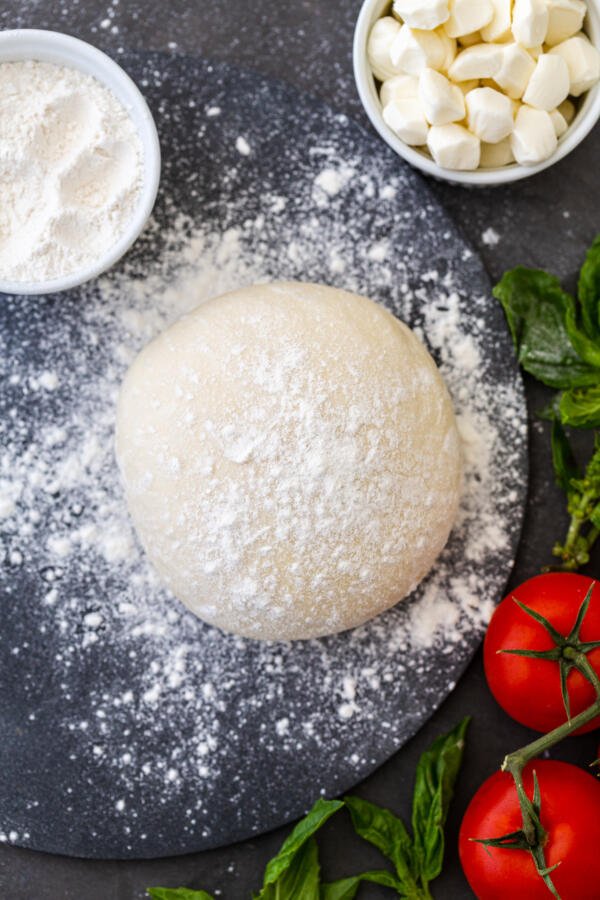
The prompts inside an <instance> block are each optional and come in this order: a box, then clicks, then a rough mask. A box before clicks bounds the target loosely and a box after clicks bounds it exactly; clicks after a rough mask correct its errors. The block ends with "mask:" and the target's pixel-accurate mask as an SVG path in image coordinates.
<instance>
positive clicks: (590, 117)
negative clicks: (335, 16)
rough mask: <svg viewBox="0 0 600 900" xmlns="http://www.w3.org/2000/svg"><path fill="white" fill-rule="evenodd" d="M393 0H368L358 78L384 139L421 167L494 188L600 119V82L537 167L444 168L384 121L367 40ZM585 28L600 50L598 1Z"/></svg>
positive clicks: (359, 33) (359, 32) (566, 148)
mask: <svg viewBox="0 0 600 900" xmlns="http://www.w3.org/2000/svg"><path fill="white" fill-rule="evenodd" d="M390 5H391V4H390V0H365V2H364V3H363V5H362V8H361V11H360V14H359V16H358V21H357V23H356V30H355V32H354V77H355V79H356V85H357V87H358V93H359V95H360V99H361V101H362V104H363V106H364V108H365V111H366V113H367V115H368V117H369V119H370V120H371V122H372V123H373V125H374V126H375V128H376V129H377V131H378V132H379V134H380V135H381V137H382V138H383V139H384V141H385V142H386V143H387V144H389V145H390V147H392V149H394V150H395V151H396V153H398V154H399V156H402V157H403V158H404V159H406V160H407V161H408V162H409V163H411V165H413V166H415V167H416V168H417V169H421V170H422V171H423V172H426V173H427V174H428V175H432V176H434V177H435V178H440V179H443V180H444V181H451V182H454V183H456V184H463V185H468V186H471V187H490V186H494V185H498V184H507V182H510V181H518V180H519V179H521V178H529V176H530V175H535V174H536V173H537V172H541V171H543V170H544V169H547V168H548V167H549V166H552V165H554V163H556V162H558V160H559V159H563V157H565V156H566V155H567V154H568V153H570V152H571V150H574V149H575V147H576V146H577V145H578V144H580V143H581V141H582V140H583V139H584V137H586V135H588V134H589V132H590V131H591V129H592V128H593V127H594V125H595V124H596V122H597V121H598V119H599V118H600V84H596V85H595V86H594V87H593V88H592V89H591V90H590V91H588V93H587V94H585V96H584V97H583V98H582V99H581V101H580V104H579V107H578V110H577V115H576V116H575V119H574V120H573V122H572V123H571V125H570V126H569V129H568V130H567V131H566V132H565V134H564V135H563V136H562V138H561V139H560V140H559V142H558V147H557V148H556V150H555V152H554V153H553V154H552V156H550V157H549V158H548V159H546V160H544V162H542V163H540V164H539V165H537V166H521V165H519V164H518V163H513V164H511V165H508V166H502V167H501V168H496V169H475V170H472V171H466V172H463V171H456V170H454V169H443V168H442V167H441V166H438V165H436V163H435V162H434V161H433V160H432V159H431V157H430V156H429V155H428V154H426V153H424V152H423V151H422V150H419V149H417V148H416V147H409V146H408V144H405V143H404V141H402V140H400V138H399V137H398V136H397V135H396V134H394V132H393V131H392V130H391V129H390V128H389V127H388V126H387V125H386V124H385V122H384V121H383V115H382V108H381V102H380V100H379V95H378V92H377V87H376V83H375V77H374V75H373V73H372V71H371V67H370V65H369V60H368V58H367V41H368V38H369V33H370V31H371V28H372V26H373V24H374V22H375V21H376V20H377V19H379V18H381V16H382V15H383V14H384V13H385V11H386V10H387V9H389V7H390ZM584 29H585V31H586V32H587V35H588V37H589V38H590V40H591V42H592V43H593V44H594V46H596V47H597V48H598V49H600V5H599V2H598V0H588V15H587V18H586V22H585V26H584Z"/></svg>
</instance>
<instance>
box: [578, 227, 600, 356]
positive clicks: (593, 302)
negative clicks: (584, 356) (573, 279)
mask: <svg viewBox="0 0 600 900" xmlns="http://www.w3.org/2000/svg"><path fill="white" fill-rule="evenodd" d="M578 295H579V302H580V304H581V315H582V319H583V327H584V329H585V332H586V334H587V335H588V337H590V338H592V340H596V341H598V340H600V235H598V236H597V237H596V239H595V241H594V243H593V244H592V246H591V247H590V249H589V250H588V252H587V256H586V258H585V262H584V264H583V266H582V269H581V272H580V273H579V286H578Z"/></svg>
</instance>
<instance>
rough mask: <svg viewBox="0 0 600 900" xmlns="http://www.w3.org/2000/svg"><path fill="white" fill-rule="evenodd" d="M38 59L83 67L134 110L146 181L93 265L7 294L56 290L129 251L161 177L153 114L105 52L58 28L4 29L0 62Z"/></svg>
mask: <svg viewBox="0 0 600 900" xmlns="http://www.w3.org/2000/svg"><path fill="white" fill-rule="evenodd" d="M25 59H34V60H38V61H40V62H47V63H56V64H57V65H62V66H68V67H70V68H72V69H79V70H80V71H81V72H85V73H86V75H92V76H94V78H96V79H97V80H98V81H100V82H101V83H102V84H103V85H105V86H106V87H107V88H109V89H110V90H111V91H112V92H113V94H115V96H116V97H117V98H118V99H119V100H120V101H121V103H122V104H123V106H124V107H125V109H126V110H127V112H128V113H129V115H130V117H131V119H132V120H133V123H134V125H135V127H136V129H137V131H138V134H139V136H140V141H141V144H142V149H143V154H144V159H143V166H144V181H143V186H142V190H141V193H140V197H139V201H138V205H137V208H136V211H135V213H134V215H133V217H132V219H131V221H130V222H129V224H128V225H127V229H126V231H125V232H124V233H123V234H122V235H121V237H120V238H119V240H118V241H117V242H116V243H115V244H114V245H113V246H112V247H111V248H110V250H108V251H107V252H106V253H104V254H103V255H101V256H99V257H98V259H96V260H95V261H94V262H93V263H92V264H91V265H90V266H88V267H87V268H85V269H80V270H79V271H77V272H73V273H71V274H69V275H66V276H65V277H63V278H53V279H51V280H48V281H44V282H35V281H5V280H3V279H2V278H1V276H0V292H1V293H5V294H51V293H52V294H53V293H56V292H58V291H66V290H68V289H69V288H72V287H75V286H76V285H78V284H83V283H84V282H86V281H89V280H90V279H92V278H96V277H97V276H98V275H100V274H101V273H102V272H105V271H106V270H107V269H109V268H110V267H111V266H113V265H114V264H115V263H116V262H117V261H118V260H119V259H120V258H121V257H122V256H123V255H124V254H125V253H126V252H127V250H129V248H130V247H131V245H132V244H133V243H134V241H135V240H136V239H137V238H138V237H139V235H140V233H141V232H142V230H143V228H144V226H145V224H146V222H147V221H148V218H149V216H150V213H151V212H152V208H153V206H154V202H155V200H156V194H157V191H158V184H159V181H160V145H159V142H158V134H157V132H156V125H155V124H154V119H153V118H152V114H151V112H150V110H149V109H148V106H147V104H146V101H145V100H144V97H143V96H142V94H141V93H140V91H139V90H138V88H137V87H136V85H135V84H134V83H133V81H132V80H131V78H130V77H129V75H127V74H126V72H124V71H123V69H122V68H121V67H120V66H118V65H117V63H116V62H113V60H112V59H111V58H110V57H109V56H107V55H106V54H105V53H102V51H101V50H98V49H96V47H92V45H91V44H86V43H85V41H80V40H78V38H74V37H71V36H70V35H68V34H61V33H60V32H58V31H38V30H35V29H27V28H24V29H17V30H13V31H3V32H0V63H3V62H15V61H17V60H25Z"/></svg>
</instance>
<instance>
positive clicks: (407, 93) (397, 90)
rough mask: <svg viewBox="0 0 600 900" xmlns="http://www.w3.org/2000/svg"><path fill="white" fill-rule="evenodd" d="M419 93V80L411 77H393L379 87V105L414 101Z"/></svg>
mask: <svg viewBox="0 0 600 900" xmlns="http://www.w3.org/2000/svg"><path fill="white" fill-rule="evenodd" d="M418 93H419V79H418V78H415V77H414V76H413V75H394V77H393V78H388V79H387V80H386V81H384V82H383V84H382V85H381V90H380V92H379V97H380V99H381V105H382V106H387V105H388V103H391V102H392V100H405V99H406V98H410V99H413V100H414V99H415V98H416V97H417V96H418Z"/></svg>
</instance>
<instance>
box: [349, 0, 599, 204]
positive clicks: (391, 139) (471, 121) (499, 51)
mask: <svg viewBox="0 0 600 900" xmlns="http://www.w3.org/2000/svg"><path fill="white" fill-rule="evenodd" d="M599 47H600V8H599V6H597V5H596V2H588V3H585V2H583V0H394V2H393V3H390V0H365V2H364V3H363V6H362V8H361V12H360V15H359V18H358V22H357V25H356V30H355V35H354V73H355V78H356V84H357V87H358V92H359V95H360V98H361V101H362V103H363V106H364V108H365V111H366V112H367V115H368V116H369V118H370V120H371V122H372V123H373V125H374V126H375V128H376V129H377V131H378V132H379V133H380V135H381V136H382V137H383V139H384V140H385V141H386V142H387V143H388V144H389V145H390V146H391V147H392V148H393V149H394V150H395V151H396V152H397V153H398V154H399V155H400V156H402V157H403V158H404V159H406V160H407V161H408V162H410V163H411V164H412V165H413V166H416V167H417V168H419V169H421V170H422V171H424V172H426V173H427V174H429V175H432V176H434V177H437V178H442V179H445V180H446V181H451V182H456V183H460V184H466V185H472V186H482V187H483V186H490V185H496V184H504V183H507V182H510V181H517V180H518V179H521V178H526V177H528V176H529V175H533V174H535V173H536V172H540V171H542V170H543V169H546V168H548V167H549V166H551V165H553V164H554V163H555V162H557V161H558V160H559V159H562V158H563V157H564V156H566V155H567V154H568V153H570V152H571V151H572V150H573V149H574V148H575V147H576V146H577V145H578V144H579V143H580V142H581V141H582V140H583V139H584V138H585V137H586V135H587V134H588V133H589V132H590V130H591V129H592V128H593V126H594V125H595V124H596V122H597V121H598V118H600V84H599V82H600V52H599V50H598V48H599Z"/></svg>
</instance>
